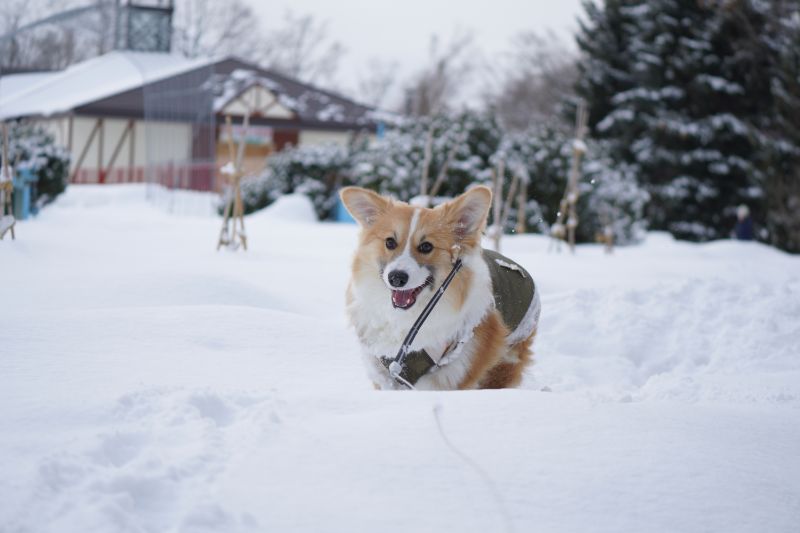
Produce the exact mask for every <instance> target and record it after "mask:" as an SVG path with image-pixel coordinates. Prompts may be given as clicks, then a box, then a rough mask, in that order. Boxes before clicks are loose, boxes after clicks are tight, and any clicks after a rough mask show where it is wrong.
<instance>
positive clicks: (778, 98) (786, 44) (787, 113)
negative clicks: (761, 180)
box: [744, 0, 800, 253]
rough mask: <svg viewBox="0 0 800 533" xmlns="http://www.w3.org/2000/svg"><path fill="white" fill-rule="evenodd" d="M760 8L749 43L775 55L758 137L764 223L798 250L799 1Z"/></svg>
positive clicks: (779, 242)
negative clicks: (758, 27)
mask: <svg viewBox="0 0 800 533" xmlns="http://www.w3.org/2000/svg"><path fill="white" fill-rule="evenodd" d="M765 7H766V8H767V9H765V10H766V11H767V13H766V17H767V24H766V27H765V31H764V32H763V33H761V34H756V38H757V39H758V41H759V42H757V43H754V47H760V48H761V49H762V50H765V51H766V52H765V54H764V55H768V56H770V57H773V58H774V61H773V67H772V75H771V77H770V88H771V94H772V104H773V106H772V109H771V113H769V114H768V117H769V119H770V120H769V123H768V124H765V125H764V130H765V135H764V139H763V142H764V145H765V150H764V158H763V161H762V167H763V169H764V173H765V174H766V182H765V183H766V187H765V189H766V223H767V229H768V230H769V238H770V242H772V243H773V244H775V245H776V246H779V247H781V248H783V249H785V250H788V251H790V252H794V253H800V4H798V3H797V2H795V1H793V0H775V1H774V2H771V3H770V4H769V6H765ZM744 22H746V23H749V21H744Z"/></svg>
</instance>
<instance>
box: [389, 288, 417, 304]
mask: <svg viewBox="0 0 800 533" xmlns="http://www.w3.org/2000/svg"><path fill="white" fill-rule="evenodd" d="M414 292H415V291H414V290H413V289H412V290H410V291H392V303H393V304H394V305H395V307H402V308H406V307H410V306H411V305H413V304H414V302H415V301H416V300H417V296H416V295H415V294H414Z"/></svg>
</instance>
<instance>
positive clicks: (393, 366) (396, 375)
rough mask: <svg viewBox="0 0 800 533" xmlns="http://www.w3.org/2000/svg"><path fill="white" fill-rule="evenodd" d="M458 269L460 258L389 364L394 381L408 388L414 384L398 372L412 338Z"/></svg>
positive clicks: (403, 365)
mask: <svg viewBox="0 0 800 533" xmlns="http://www.w3.org/2000/svg"><path fill="white" fill-rule="evenodd" d="M460 269H461V259H456V262H455V264H453V270H451V271H450V273H449V274H448V275H447V277H446V278H445V280H444V281H443V282H442V285H441V286H440V287H439V288H438V289H437V290H436V293H435V294H434V295H433V298H431V301H430V302H428V305H426V306H425V309H423V310H422V312H421V313H420V314H419V316H418V317H417V320H416V321H415V322H414V325H413V326H411V329H410V330H409V331H408V335H406V338H405V340H404V341H403V344H402V345H401V346H400V349H399V350H398V351H397V355H396V356H395V358H394V361H392V363H391V364H390V365H389V374H390V375H391V376H392V377H393V378H394V380H395V381H397V382H398V383H401V384H403V385H405V386H406V387H408V388H409V389H413V388H414V385H412V384H411V383H409V382H408V381H407V380H405V379H404V378H403V377H402V376H401V375H400V373H401V372H402V371H403V369H404V368H405V361H406V357H408V354H409V351H410V349H411V344H412V343H413V342H414V338H415V337H416V336H417V333H419V330H420V328H421V327H422V324H424V323H425V321H426V320H427V319H428V316H429V315H430V314H431V311H433V308H434V307H436V304H437V303H438V302H439V300H440V299H441V298H442V296H443V295H444V291H445V290H447V287H448V285H450V282H451V281H453V278H454V277H456V274H457V273H458V271H459V270H460Z"/></svg>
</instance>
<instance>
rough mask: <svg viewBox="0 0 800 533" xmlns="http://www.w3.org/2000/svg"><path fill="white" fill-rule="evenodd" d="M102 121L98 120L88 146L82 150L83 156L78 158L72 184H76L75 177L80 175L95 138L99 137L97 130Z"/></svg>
mask: <svg viewBox="0 0 800 533" xmlns="http://www.w3.org/2000/svg"><path fill="white" fill-rule="evenodd" d="M101 120H102V119H97V121H96V122H95V123H94V128H92V132H91V133H90V134H89V138H88V139H86V144H85V145H84V146H83V150H81V155H80V156H78V161H77V163H75V169H74V170H73V171H72V176H70V178H69V181H70V183H74V182H75V177H76V176H77V175H78V171H80V169H81V165H83V160H84V158H85V157H86V154H87V152H89V147H90V146H91V145H92V141H94V136H95V135H97V130H98V128H99V127H100V121H101Z"/></svg>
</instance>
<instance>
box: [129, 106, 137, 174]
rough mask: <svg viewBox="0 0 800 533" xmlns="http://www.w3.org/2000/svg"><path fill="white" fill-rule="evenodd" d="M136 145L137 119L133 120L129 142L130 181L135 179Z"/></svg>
mask: <svg viewBox="0 0 800 533" xmlns="http://www.w3.org/2000/svg"><path fill="white" fill-rule="evenodd" d="M135 145H136V121H134V120H131V140H130V142H129V143H128V181H133V180H134V179H135V176H134V173H135V169H134V164H135V163H136V159H135V155H136V151H135V148H134V147H135Z"/></svg>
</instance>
